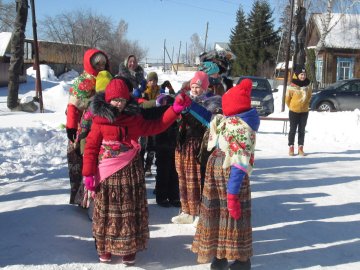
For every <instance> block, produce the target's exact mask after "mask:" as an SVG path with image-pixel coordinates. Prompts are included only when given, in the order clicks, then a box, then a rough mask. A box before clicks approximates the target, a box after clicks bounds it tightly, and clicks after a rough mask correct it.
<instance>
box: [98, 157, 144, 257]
mask: <svg viewBox="0 0 360 270" xmlns="http://www.w3.org/2000/svg"><path fill="white" fill-rule="evenodd" d="M93 236H94V238H95V244H96V249H97V252H98V254H99V255H102V254H104V253H108V252H110V253H111V254H113V255H119V256H124V255H127V254H131V253H135V252H137V251H140V250H143V249H145V248H146V245H147V242H148V239H149V213H148V206H147V199H146V187H145V177H144V171H143V167H142V162H141V159H140V156H139V155H137V156H136V157H135V158H134V160H133V161H132V162H131V163H130V164H128V165H127V166H126V167H124V168H122V169H121V170H119V171H117V172H116V173H114V174H113V175H111V176H110V177H108V178H107V179H105V180H104V181H103V182H102V183H101V184H100V186H99V189H98V190H97V192H96V197H95V207H94V214H93Z"/></svg>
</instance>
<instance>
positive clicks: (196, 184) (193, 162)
mask: <svg viewBox="0 0 360 270" xmlns="http://www.w3.org/2000/svg"><path fill="white" fill-rule="evenodd" d="M200 144H201V138H200V137H199V138H190V139H189V140H187V141H186V142H185V143H184V145H183V146H182V147H181V148H176V151H175V166H176V171H177V173H178V176H179V191H180V201H181V210H182V212H184V213H186V214H190V215H193V216H197V215H199V206H200V200H201V175H200V164H199V162H198V160H197V158H196V156H197V155H198V153H199V149H200Z"/></svg>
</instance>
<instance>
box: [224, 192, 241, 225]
mask: <svg viewBox="0 0 360 270" xmlns="http://www.w3.org/2000/svg"><path fill="white" fill-rule="evenodd" d="M227 208H228V211H229V214H230V216H231V217H232V218H233V219H235V220H238V219H239V218H240V217H241V205H240V200H239V196H238V195H234V194H230V193H228V194H227Z"/></svg>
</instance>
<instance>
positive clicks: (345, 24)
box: [312, 13, 360, 49]
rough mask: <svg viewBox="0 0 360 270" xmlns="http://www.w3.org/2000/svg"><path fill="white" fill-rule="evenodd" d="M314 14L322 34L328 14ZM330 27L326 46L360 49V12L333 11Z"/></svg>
mask: <svg viewBox="0 0 360 270" xmlns="http://www.w3.org/2000/svg"><path fill="white" fill-rule="evenodd" d="M312 16H313V19H314V22H315V25H316V27H317V29H318V31H319V34H320V35H321V33H322V32H323V27H322V22H323V21H324V20H325V16H326V14H325V13H322V14H313V15H312ZM329 28H332V29H331V30H330V32H329V34H327V35H326V38H325V44H324V46H325V47H326V48H339V49H340V48H341V49H360V30H359V29H360V14H340V13H331V19H330V24H329Z"/></svg>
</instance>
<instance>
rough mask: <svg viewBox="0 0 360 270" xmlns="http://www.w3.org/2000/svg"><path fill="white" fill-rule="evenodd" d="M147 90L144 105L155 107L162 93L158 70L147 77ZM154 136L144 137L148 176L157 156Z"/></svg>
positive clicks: (145, 167)
mask: <svg viewBox="0 0 360 270" xmlns="http://www.w3.org/2000/svg"><path fill="white" fill-rule="evenodd" d="M146 82H147V84H146V90H145V91H144V93H143V95H142V96H143V98H144V99H145V100H146V101H145V102H143V104H142V106H143V107H144V108H146V107H147V108H149V107H153V106H154V105H155V103H156V98H157V97H158V96H159V95H160V86H159V85H158V84H157V83H158V75H157V73H156V72H150V73H149V74H148V75H147V77H146ZM154 139H155V138H154V137H152V136H149V137H146V138H142V140H143V141H145V142H144V145H145V148H144V149H143V150H142V155H143V159H144V169H145V174H146V175H147V176H151V175H152V172H151V166H152V164H153V162H154V158H155V142H154ZM145 153H146V159H145V157H144V156H145Z"/></svg>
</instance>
